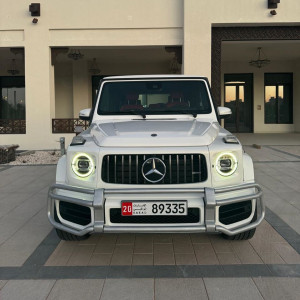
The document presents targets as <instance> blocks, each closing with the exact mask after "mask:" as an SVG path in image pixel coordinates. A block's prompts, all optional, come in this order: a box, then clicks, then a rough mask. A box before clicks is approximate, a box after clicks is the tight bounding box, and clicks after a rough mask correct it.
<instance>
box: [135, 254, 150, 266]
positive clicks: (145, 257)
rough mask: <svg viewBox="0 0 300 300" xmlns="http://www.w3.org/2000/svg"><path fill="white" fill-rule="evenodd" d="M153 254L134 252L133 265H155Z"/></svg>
mask: <svg viewBox="0 0 300 300" xmlns="http://www.w3.org/2000/svg"><path fill="white" fill-rule="evenodd" d="M153 259H154V257H153V254H133V257H132V265H153Z"/></svg>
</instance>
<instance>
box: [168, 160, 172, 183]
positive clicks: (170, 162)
mask: <svg viewBox="0 0 300 300" xmlns="http://www.w3.org/2000/svg"><path fill="white" fill-rule="evenodd" d="M169 172H170V184H171V183H172V155H171V154H169Z"/></svg>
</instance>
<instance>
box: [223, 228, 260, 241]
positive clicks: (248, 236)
mask: <svg viewBox="0 0 300 300" xmlns="http://www.w3.org/2000/svg"><path fill="white" fill-rule="evenodd" d="M255 231H256V228H253V229H251V230H248V231H245V232H241V233H239V234H236V235H226V234H224V233H222V237H223V238H224V239H226V240H231V241H242V240H250V239H251V238H252V237H253V236H254V233H255Z"/></svg>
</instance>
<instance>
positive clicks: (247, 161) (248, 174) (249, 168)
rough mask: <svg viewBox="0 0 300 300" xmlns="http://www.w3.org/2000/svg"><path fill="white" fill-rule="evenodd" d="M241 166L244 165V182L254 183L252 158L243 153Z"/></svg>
mask: <svg viewBox="0 0 300 300" xmlns="http://www.w3.org/2000/svg"><path fill="white" fill-rule="evenodd" d="M243 165H244V182H254V167H253V161H252V158H251V157H250V156H249V155H248V154H247V153H243Z"/></svg>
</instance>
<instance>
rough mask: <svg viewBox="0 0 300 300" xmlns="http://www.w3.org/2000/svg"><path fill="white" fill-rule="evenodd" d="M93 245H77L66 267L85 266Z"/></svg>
mask: <svg viewBox="0 0 300 300" xmlns="http://www.w3.org/2000/svg"><path fill="white" fill-rule="evenodd" d="M94 248H95V245H78V246H77V247H76V248H75V250H74V251H73V253H72V255H71V257H70V258H69V260H68V262H67V265H68V266H87V265H88V263H89V261H90V258H91V256H92V254H93V251H94Z"/></svg>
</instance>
